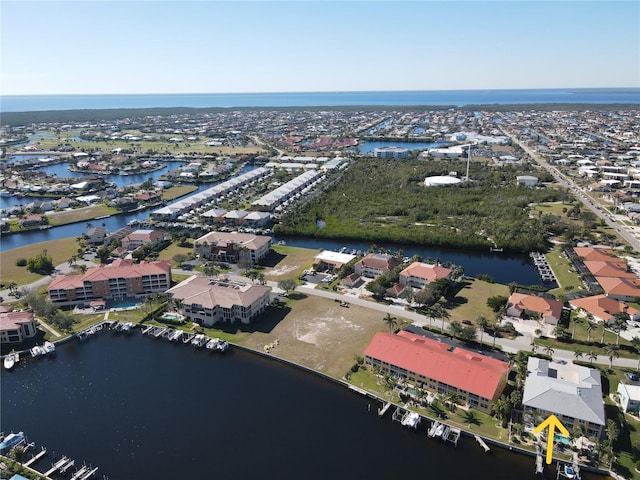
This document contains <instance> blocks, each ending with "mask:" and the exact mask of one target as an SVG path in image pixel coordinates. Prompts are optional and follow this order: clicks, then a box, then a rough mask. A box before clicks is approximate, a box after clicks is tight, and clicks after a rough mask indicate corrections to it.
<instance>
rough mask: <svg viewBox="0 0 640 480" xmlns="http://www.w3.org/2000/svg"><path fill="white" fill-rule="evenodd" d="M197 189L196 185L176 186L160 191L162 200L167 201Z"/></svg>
mask: <svg viewBox="0 0 640 480" xmlns="http://www.w3.org/2000/svg"><path fill="white" fill-rule="evenodd" d="M197 189H198V187H197V186H196V185H177V186H175V187H171V188H167V189H166V190H163V191H162V199H163V200H166V201H169V200H173V199H175V198H178V197H181V196H183V195H186V194H187V193H191V192H194V191H196V190H197Z"/></svg>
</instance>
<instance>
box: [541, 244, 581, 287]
mask: <svg viewBox="0 0 640 480" xmlns="http://www.w3.org/2000/svg"><path fill="white" fill-rule="evenodd" d="M545 258H546V259H547V262H548V263H549V266H550V267H551V269H552V270H553V273H554V275H555V276H556V279H557V280H558V285H559V287H558V288H556V289H553V290H551V291H550V293H552V294H559V293H566V292H569V291H572V292H575V291H578V290H582V289H583V288H584V287H583V286H582V281H581V280H580V277H579V276H578V274H577V273H576V271H575V269H574V268H573V264H572V263H571V262H570V261H569V259H568V258H567V257H566V256H565V254H564V246H563V245H557V246H555V247H554V248H553V250H551V251H550V252H548V253H546V254H545Z"/></svg>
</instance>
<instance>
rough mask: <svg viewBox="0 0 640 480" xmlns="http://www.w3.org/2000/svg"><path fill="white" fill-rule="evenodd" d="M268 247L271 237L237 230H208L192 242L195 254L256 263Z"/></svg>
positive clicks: (231, 261) (265, 254) (235, 261)
mask: <svg viewBox="0 0 640 480" xmlns="http://www.w3.org/2000/svg"><path fill="white" fill-rule="evenodd" d="M270 248H271V237H269V236H266V235H254V234H252V233H239V232H216V231H214V232H209V233H207V234H206V235H203V236H202V237H200V238H198V239H197V240H196V241H195V244H194V250H195V253H196V254H198V255H200V256H202V257H204V258H208V259H213V260H218V261H222V262H230V263H237V262H238V261H240V260H247V261H249V262H251V263H252V264H256V263H258V262H259V261H260V260H262V259H263V258H264V257H265V256H267V254H268V253H269V250H270Z"/></svg>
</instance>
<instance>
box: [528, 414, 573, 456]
mask: <svg viewBox="0 0 640 480" xmlns="http://www.w3.org/2000/svg"><path fill="white" fill-rule="evenodd" d="M547 427H549V434H548V435H547V464H549V463H551V461H552V460H553V442H554V437H553V434H554V432H555V430H556V428H557V429H558V430H560V433H562V435H564V436H565V437H568V436H569V430H567V429H566V428H564V425H562V423H561V422H560V420H558V417H556V416H555V415H553V414H551V415H549V416H548V417H547V419H546V420H545V421H544V422H542V423H541V424H540V425H538V426H537V427H536V428H534V429H533V433H535V434H536V435H537V434H539V433H540V432H541V431H542V430H544V429H545V428H547Z"/></svg>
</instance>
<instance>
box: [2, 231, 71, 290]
mask: <svg viewBox="0 0 640 480" xmlns="http://www.w3.org/2000/svg"><path fill="white" fill-rule="evenodd" d="M43 250H46V251H47V254H48V255H49V256H51V258H52V259H53V264H54V265H60V264H61V263H65V262H67V261H68V260H69V259H70V258H71V256H72V255H74V254H77V253H78V243H77V242H76V241H75V240H69V239H68V238H63V239H60V240H50V241H48V242H41V243H34V244H31V245H27V246H25V247H20V248H13V249H11V250H7V251H5V252H2V255H0V276H1V279H2V283H4V284H6V283H9V282H10V281H13V282H16V283H17V284H18V285H26V284H28V283H31V282H34V281H36V280H39V279H41V278H43V276H42V275H38V274H36V273H30V272H28V271H27V268H26V267H18V266H16V260H18V259H19V258H26V259H28V258H33V257H35V256H36V255H38V254H39V253H41V252H42V251H43Z"/></svg>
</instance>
